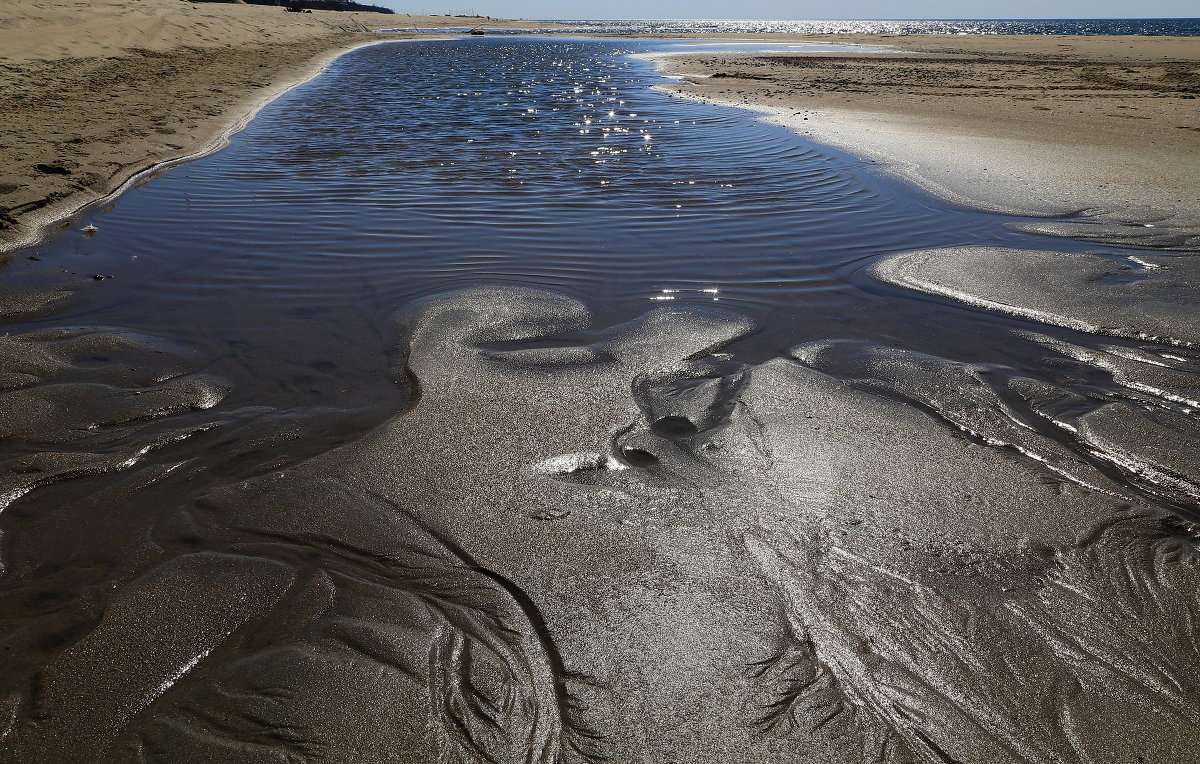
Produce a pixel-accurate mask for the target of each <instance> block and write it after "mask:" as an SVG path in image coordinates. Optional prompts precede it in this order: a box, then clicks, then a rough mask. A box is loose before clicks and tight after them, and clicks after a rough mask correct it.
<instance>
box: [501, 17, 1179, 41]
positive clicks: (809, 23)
mask: <svg viewBox="0 0 1200 764" xmlns="http://www.w3.org/2000/svg"><path fill="white" fill-rule="evenodd" d="M540 20H541V21H545V22H547V23H554V24H563V25H567V26H568V27H570V30H562V29H558V30H554V31H556V32H560V33H561V32H562V31H579V32H588V33H592V34H668V33H670V34H681V33H707V34H956V35H1149V36H1185V37H1194V36H1200V18H1137V19H840V20H828V19H826V20H770V19H540ZM506 31H508V32H509V33H527V30H506Z"/></svg>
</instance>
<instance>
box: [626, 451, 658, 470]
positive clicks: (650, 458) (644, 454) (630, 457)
mask: <svg viewBox="0 0 1200 764" xmlns="http://www.w3.org/2000/svg"><path fill="white" fill-rule="evenodd" d="M621 458H622V459H624V460H625V463H626V464H629V465H630V466H631V467H653V466H654V465H656V464H658V457H657V456H655V455H654V454H652V453H650V452H649V451H643V450H642V449H640V448H622V449H621Z"/></svg>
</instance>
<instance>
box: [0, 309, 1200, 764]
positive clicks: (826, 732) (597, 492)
mask: <svg viewBox="0 0 1200 764" xmlns="http://www.w3.org/2000/svg"><path fill="white" fill-rule="evenodd" d="M401 324H402V326H403V327H405V328H406V330H407V333H408V336H409V337H410V340H409V341H408V343H407V346H406V348H405V350H404V364H403V369H404V372H405V373H406V374H410V375H411V377H412V379H413V380H414V381H415V384H416V385H417V386H418V388H419V389H420V391H421V394H420V398H419V401H418V403H417V404H416V406H415V407H414V408H413V409H412V410H411V411H409V412H407V413H405V414H403V415H400V416H397V417H395V418H394V419H392V420H391V421H389V422H387V423H386V424H384V425H383V426H382V427H380V428H378V429H376V430H375V431H374V432H372V433H370V434H369V435H368V436H366V437H365V438H363V439H362V440H360V441H358V442H356V443H353V444H351V445H348V446H346V447H343V448H341V449H338V450H335V451H333V452H331V453H328V454H326V455H323V456H320V457H317V458H315V459H312V460H309V461H307V462H304V463H302V464H300V465H298V466H296V467H293V468H290V469H285V470H282V471H278V472H273V473H268V474H265V475H262V476H261V477H258V478H255V479H252V480H247V481H242V482H239V483H236V484H232V485H228V486H225V487H222V488H219V489H216V490H213V491H210V492H209V493H207V495H204V496H202V497H200V498H199V499H198V500H197V501H195V502H189V503H187V504H184V505H182V506H177V507H171V508H164V510H163V511H162V512H161V513H160V516H159V518H158V520H157V522H156V523H155V527H154V528H153V531H152V532H151V533H150V534H149V536H148V538H146V539H145V541H144V543H143V544H142V545H141V546H140V547H139V548H138V549H137V550H136V551H135V552H134V553H132V554H130V555H129V556H127V557H126V558H125V559H123V560H121V561H120V563H119V564H118V565H117V566H116V572H115V574H114V575H112V576H111V577H109V578H108V579H107V580H106V581H105V582H104V584H103V585H100V586H93V587H88V588H86V589H84V590H83V591H80V592H77V593H76V594H75V595H74V599H73V601H72V602H70V603H62V604H61V606H60V607H58V608H57V609H55V611H54V614H53V616H50V617H44V618H40V619H38V618H29V619H28V620H27V623H26V625H25V626H24V628H20V629H15V630H9V632H8V634H7V636H6V639H5V643H4V651H5V655H6V661H5V663H4V668H3V682H4V697H5V698H6V700H5V705H6V709H7V710H6V717H7V718H8V719H9V721H8V722H6V731H5V732H4V739H5V743H6V747H5V750H6V753H7V757H8V760H10V761H56V762H76V761H78V762H96V761H114V762H116V761H147V762H168V761H171V762H185V761H230V762H232V761H256V762H257V761H280V762H283V761H301V760H303V761H344V762H351V761H377V762H419V761H434V760H446V761H497V762H517V761H521V762H533V761H540V762H541V761H544V762H550V761H562V762H571V761H577V762H578V761H600V760H604V759H605V758H607V759H608V760H615V761H666V760H669V759H671V758H672V757H673V759H674V760H680V761H685V760H686V761H787V760H805V761H828V762H862V761H872V762H904V761H914V762H943V761H973V762H984V761H986V762H1008V761H1011V762H1041V761H1062V760H1069V761H1077V762H1113V761H1131V762H1132V761H1137V760H1138V757H1142V760H1144V761H1183V760H1190V759H1192V758H1195V757H1196V756H1198V755H1200V750H1198V746H1200V736H1198V734H1197V732H1198V730H1197V724H1198V723H1200V718H1198V717H1197V713H1196V699H1197V687H1196V683H1195V676H1196V673H1197V669H1198V668H1200V651H1198V650H1197V645H1196V642H1195V635H1194V633H1193V631H1192V627H1193V623H1194V618H1195V617H1196V612H1197V606H1198V603H1197V601H1196V597H1197V594H1196V593H1197V591H1198V584H1200V580H1197V577H1198V573H1197V569H1196V550H1195V539H1194V537H1193V535H1192V533H1191V531H1190V530H1188V528H1187V527H1186V526H1185V525H1184V524H1182V523H1181V522H1180V521H1179V520H1177V519H1175V518H1174V517H1173V516H1171V515H1169V514H1167V513H1165V512H1163V511H1162V510H1157V509H1154V508H1152V507H1150V506H1148V505H1146V504H1144V503H1142V502H1139V501H1138V499H1137V497H1136V496H1133V495H1130V494H1129V493H1128V491H1127V490H1125V489H1122V488H1121V487H1120V486H1119V485H1117V484H1116V483H1113V482H1111V481H1108V480H1106V479H1105V477H1104V476H1103V475H1102V474H1100V473H1099V472H1097V471H1095V470H1091V469H1089V468H1088V467H1086V466H1084V465H1083V463H1082V461H1081V460H1080V459H1079V458H1078V457H1073V456H1072V455H1071V454H1070V453H1063V448H1062V446H1061V445H1060V444H1057V443H1055V442H1052V441H1049V440H1048V439H1045V438H1042V437H1039V436H1038V435H1037V434H1036V433H1035V432H1034V431H1032V430H1028V429H1026V430H1025V431H1024V432H1023V433H1022V434H1020V435H1014V434H1012V432H1011V430H1012V429H1013V422H1014V421H1019V420H1017V419H1016V417H1015V416H1013V415H1006V414H1005V412H1006V411H1007V410H1008V408H1006V406H1005V405H1003V404H1001V397H1002V393H1001V392H1000V391H997V390H996V389H995V388H993V387H992V386H991V385H989V384H987V383H981V382H980V380H981V378H982V377H981V375H980V373H979V371H980V370H979V369H972V368H971V367H968V366H964V365H962V364H953V363H948V362H944V361H940V360H939V359H933V358H929V357H919V356H914V355H911V354H908V355H906V354H903V353H899V354H897V353H885V352H884V351H883V350H882V349H879V348H872V347H869V346H859V344H858V343H851V344H845V343H843V344H838V343H834V344H818V345H812V346H805V347H802V348H798V349H797V350H796V351H795V354H794V355H795V357H796V359H799V360H794V359H784V358H780V359H776V360H773V361H769V362H767V363H763V364H760V365H757V366H745V365H742V364H738V363H736V362H735V361H733V360H732V359H730V358H729V357H728V356H725V355H723V354H722V352H721V348H722V346H723V345H725V344H726V343H728V342H729V341H731V340H732V339H734V338H736V337H738V336H739V335H741V334H744V333H745V332H747V331H749V330H750V329H751V326H750V324H749V323H748V322H747V321H746V320H745V319H742V318H740V317H739V316H738V315H736V314H734V313H729V312H723V311H697V310H695V309H692V310H673V309H669V308H668V309H660V310H657V311H654V312H651V313H649V314H647V315H645V316H644V317H642V318H640V319H638V320H637V321H634V322H632V323H630V324H626V325H621V326H616V327H612V328H607V329H597V328H596V327H592V326H591V325H590V324H591V320H590V316H589V313H588V310H587V309H586V308H585V307H584V305H582V304H581V303H579V302H577V301H575V300H572V299H569V298H565V297H562V296H560V295H556V294H554V293H549V292H541V291H534V290H520V289H484V288H481V289H475V290H470V291H466V292H460V293H456V294H453V295H448V296H443V297H439V298H435V299H432V300H430V301H428V302H426V303H425V304H424V305H422V306H420V307H419V308H418V309H416V310H414V311H412V312H410V313H409V314H408V315H407V316H405V317H404V318H403V320H402V322H401ZM90 341H100V340H87V339H75V338H72V339H68V340H66V342H68V343H74V344H78V343H80V342H90ZM883 367H887V373H886V374H884V373H881V372H883V371H884V370H885V369H884V368H883ZM834 368H838V369H839V373H840V374H842V375H843V376H845V374H846V371H847V370H848V369H853V370H857V371H858V372H859V373H861V374H862V375H863V376H864V377H870V378H872V379H879V380H891V384H894V385H895V386H896V387H895V392H894V393H893V394H887V395H883V394H880V392H882V391H879V390H878V389H877V390H876V391H875V392H870V391H868V390H867V389H865V387H866V386H864V385H861V384H854V383H851V382H848V381H845V380H844V379H840V378H837V377H833V376H830V375H829V374H827V373H825V371H824V370H825V369H831V370H832V369H834ZM881 384H884V385H886V384H887V383H886V382H883V383H881ZM948 385H953V386H955V388H956V389H965V390H968V391H973V392H970V393H969V395H968V398H967V399H966V400H967V401H968V404H967V405H960V406H959V408H958V410H956V411H954V412H953V414H952V415H951V416H953V417H956V424H957V425H958V426H960V427H962V428H963V429H968V430H971V431H973V432H974V433H975V435H976V437H974V438H964V437H960V436H958V435H956V434H955V433H954V432H953V431H952V430H951V428H948V427H946V426H944V424H943V423H942V422H939V421H938V420H937V419H935V417H934V416H932V415H931V414H929V413H925V412H924V411H922V410H921V409H920V408H918V407H916V406H913V405H911V402H912V401H913V400H916V399H919V400H920V401H921V402H922V403H924V405H925V406H928V407H931V408H937V409H940V410H945V409H946V408H948V407H947V406H945V405H940V404H939V403H938V398H939V396H944V395H945V390H946V389H948V388H947V386H948ZM1007 392H1008V393H1010V394H1011V395H1012V396H1013V399H1015V400H1017V401H1019V402H1020V403H1018V404H1009V408H1011V407H1012V406H1013V405H1018V406H1020V405H1023V406H1026V407H1028V408H1029V409H1030V410H1037V409H1044V408H1047V407H1051V408H1052V407H1053V399H1054V397H1055V395H1056V391H1054V390H1048V389H1045V388H1038V387H1037V386H1035V385H1031V384H1027V385H1022V384H1019V381H1017V380H1010V383H1009V384H1008V385H1007ZM1057 394H1058V395H1059V396H1060V397H1066V396H1065V394H1064V393H1062V391H1057ZM900 396H904V397H907V398H908V400H907V401H906V400H903V399H902V398H901V399H898V398H899V397H900ZM185 400H190V399H185ZM960 400H962V399H961V398H960ZM192 403H193V404H194V401H193V402H192ZM164 413H167V412H164ZM984 440H986V441H989V442H992V443H993V444H994V445H992V446H989V445H983V443H982V441H984ZM1001 441H1004V442H1008V443H1011V444H1013V445H1017V446H1019V451H1018V449H1014V448H998V447H995V444H999V443H1000V442H1001ZM1019 452H1024V453H1025V454H1028V455H1029V456H1033V457H1037V458H1038V459H1043V460H1045V463H1046V464H1048V465H1049V464H1056V463H1057V466H1059V467H1060V468H1059V469H1056V470H1053V471H1048V470H1046V469H1044V468H1043V467H1041V466H1039V462H1038V461H1037V460H1036V459H1031V458H1029V456H1023V455H1020V453H1019ZM1068 464H1070V465H1074V466H1064V465H1068ZM1071 470H1075V474H1069V473H1070V472H1071ZM1056 475H1057V477H1056ZM1064 476H1066V477H1069V478H1071V479H1063V477H1064ZM1086 480H1090V481H1092V482H1093V483H1094V487H1093V488H1091V489H1087V488H1083V487H1082V486H1081V485H1080V484H1081V483H1082V482H1084V481H1086ZM47 588H48V585H47V584H46V583H45V582H39V581H37V580H30V581H26V582H25V583H24V586H23V587H22V588H21V589H19V590H17V591H16V592H14V591H13V589H12V587H11V584H10V586H9V588H8V593H7V594H6V598H7V599H8V605H6V607H9V608H10V612H11V610H12V609H15V608H13V606H14V605H16V604H17V603H23V607H24V608H26V609H29V610H32V609H35V608H36V607H37V601H38V598H39V596H40V595H39V591H41V592H44V591H45V590H46V589H47ZM1151 730H1152V731H1153V732H1152V733H1151V732H1150V731H1151Z"/></svg>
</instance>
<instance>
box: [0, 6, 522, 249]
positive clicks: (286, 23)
mask: <svg viewBox="0 0 1200 764" xmlns="http://www.w3.org/2000/svg"><path fill="white" fill-rule="evenodd" d="M447 26H452V27H462V26H467V27H473V26H487V27H522V26H536V25H535V24H529V23H527V22H519V21H507V20H492V19H486V18H478V17H445V16H441V17H439V16H409V15H401V14H397V15H389V14H380V13H338V12H324V11H315V12H313V13H305V14H299V13H287V12H286V11H284V10H283V9H282V8H278V7H271V6H258V5H240V4H236V5H235V4H224V3H189V2H183V0H140V1H139V2H131V1H130V0H95V1H94V2H93V1H91V0H88V1H87V2H85V1H84V0H6V2H5V3H3V4H0V113H3V114H4V119H3V121H2V122H0V251H2V250H4V249H12V248H14V247H16V246H20V245H22V244H25V243H29V242H30V241H31V240H32V238H34V237H36V235H37V234H38V231H39V228H40V227H41V226H43V225H45V224H46V223H48V222H52V221H56V220H60V219H62V218H63V217H65V216H66V215H68V214H70V213H71V212H73V211H74V210H76V209H78V208H79V207H82V206H84V205H86V204H88V203H90V202H93V201H95V200H97V199H99V198H102V197H104V196H105V195H107V194H109V193H111V192H113V191H114V190H116V189H118V188H120V187H121V186H122V184H124V183H125V182H126V181H128V180H129V179H130V178H131V177H133V176H135V175H137V174H138V173H140V172H141V171H143V170H146V169H147V168H150V167H154V166H156V165H158V164H160V163H163V162H167V161H171V160H176V159H181V158H185V157H190V156H194V155H195V154H197V153H203V152H206V151H210V150H212V149H213V148H216V147H218V146H220V145H221V144H222V142H223V140H224V138H225V137H226V136H227V135H228V134H229V133H230V132H232V131H233V130H235V129H236V128H237V127H238V126H239V125H240V124H243V123H244V122H245V120H247V119H248V118H249V117H250V116H252V115H253V114H254V113H255V112H256V110H257V109H258V108H259V107H261V106H262V105H263V104H265V103H266V102H268V101H270V100H271V99H272V98H274V97H276V96H277V95H279V94H280V93H281V92H283V91H284V90H286V89H287V88H289V87H291V86H292V85H294V84H296V83H297V82H300V81H302V80H304V79H306V78H307V77H309V76H311V75H312V74H314V73H315V72H316V71H318V70H319V69H320V68H321V67H322V66H323V65H324V64H325V63H327V62H328V61H329V60H331V59H332V58H333V57H334V56H336V55H337V54H338V53H340V52H343V51H346V50H349V49H351V48H353V47H355V46H357V45H362V44H365V43H368V42H372V41H376V40H380V39H405V38H410V37H417V36H421V35H420V33H415V32H408V33H392V34H387V35H378V34H367V33H368V32H370V31H371V30H377V29H390V28H409V27H414V28H435V27H447Z"/></svg>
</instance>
